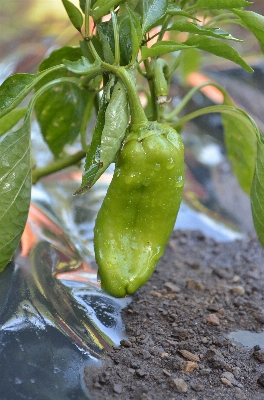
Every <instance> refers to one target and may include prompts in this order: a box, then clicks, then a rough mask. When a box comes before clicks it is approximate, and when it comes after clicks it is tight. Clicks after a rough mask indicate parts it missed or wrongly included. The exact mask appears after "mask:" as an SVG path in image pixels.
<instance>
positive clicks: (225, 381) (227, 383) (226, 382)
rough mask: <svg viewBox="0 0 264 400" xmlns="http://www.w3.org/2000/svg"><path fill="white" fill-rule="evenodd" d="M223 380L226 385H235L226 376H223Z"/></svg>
mask: <svg viewBox="0 0 264 400" xmlns="http://www.w3.org/2000/svg"><path fill="white" fill-rule="evenodd" d="M221 381H222V383H223V384H224V385H226V386H229V387H232V386H233V385H232V383H231V382H230V381H229V380H228V379H226V378H221Z"/></svg>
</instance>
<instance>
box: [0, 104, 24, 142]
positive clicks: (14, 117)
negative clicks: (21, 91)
mask: <svg viewBox="0 0 264 400" xmlns="http://www.w3.org/2000/svg"><path fill="white" fill-rule="evenodd" d="M25 113H26V107H21V108H16V109H14V110H12V111H10V113H8V114H7V115H5V116H4V117H3V118H1V119H0V136H2V135H4V134H5V133H6V132H8V131H9V130H10V129H11V128H13V126H14V125H16V124H17V123H18V121H19V120H20V119H21V118H23V117H24V116H25Z"/></svg>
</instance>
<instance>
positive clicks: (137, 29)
mask: <svg viewBox="0 0 264 400" xmlns="http://www.w3.org/2000/svg"><path fill="white" fill-rule="evenodd" d="M126 9H127V12H128V16H129V23H130V29H131V41H132V43H131V44H132V54H131V59H132V62H134V61H136V59H137V56H138V52H139V49H140V45H141V42H142V36H143V32H142V29H141V26H140V22H139V19H138V18H137V16H136V14H135V13H134V12H133V11H132V10H131V9H130V8H129V7H127V8H126ZM120 39H121V37H120ZM130 61H131V60H130Z"/></svg>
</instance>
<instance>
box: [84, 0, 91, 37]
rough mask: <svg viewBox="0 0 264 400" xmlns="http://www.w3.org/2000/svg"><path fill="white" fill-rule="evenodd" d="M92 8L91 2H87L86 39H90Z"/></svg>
mask: <svg viewBox="0 0 264 400" xmlns="http://www.w3.org/2000/svg"><path fill="white" fill-rule="evenodd" d="M90 7H91V0H86V3H85V37H86V38H89V37H90Z"/></svg>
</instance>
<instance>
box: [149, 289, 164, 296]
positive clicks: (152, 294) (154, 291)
mask: <svg viewBox="0 0 264 400" xmlns="http://www.w3.org/2000/svg"><path fill="white" fill-rule="evenodd" d="M149 294H150V295H151V296H153V297H162V294H161V293H159V292H157V291H156V290H151V291H150V292H149Z"/></svg>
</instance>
